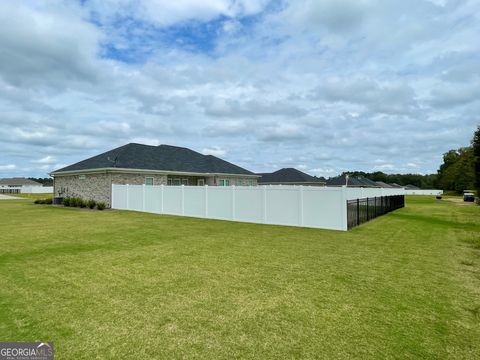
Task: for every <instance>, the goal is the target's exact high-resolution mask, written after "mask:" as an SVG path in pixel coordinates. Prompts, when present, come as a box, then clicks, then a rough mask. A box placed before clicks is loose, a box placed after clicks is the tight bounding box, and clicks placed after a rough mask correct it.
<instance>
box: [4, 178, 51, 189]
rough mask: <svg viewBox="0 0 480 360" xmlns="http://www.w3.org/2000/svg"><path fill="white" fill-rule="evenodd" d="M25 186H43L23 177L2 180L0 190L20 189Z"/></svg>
mask: <svg viewBox="0 0 480 360" xmlns="http://www.w3.org/2000/svg"><path fill="white" fill-rule="evenodd" d="M23 186H43V185H42V184H40V183H39V182H36V181H33V180H30V179H26V178H23V177H14V178H3V179H0V188H20V187H23Z"/></svg>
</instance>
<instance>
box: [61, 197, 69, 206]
mask: <svg viewBox="0 0 480 360" xmlns="http://www.w3.org/2000/svg"><path fill="white" fill-rule="evenodd" d="M70 200H71V199H70V198H64V199H63V200H62V204H63V206H67V207H68V206H70V205H71V204H70Z"/></svg>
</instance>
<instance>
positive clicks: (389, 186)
mask: <svg viewBox="0 0 480 360" xmlns="http://www.w3.org/2000/svg"><path fill="white" fill-rule="evenodd" d="M375 183H376V184H377V185H378V186H380V187H382V188H388V189H391V188H393V186H392V185H390V184H387V183H385V182H383V181H375Z"/></svg>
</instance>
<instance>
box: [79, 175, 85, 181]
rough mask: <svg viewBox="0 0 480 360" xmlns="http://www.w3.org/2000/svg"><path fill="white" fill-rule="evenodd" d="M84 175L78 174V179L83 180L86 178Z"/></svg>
mask: <svg viewBox="0 0 480 360" xmlns="http://www.w3.org/2000/svg"><path fill="white" fill-rule="evenodd" d="M86 177H87V176H86V175H78V179H79V180H85V179H86Z"/></svg>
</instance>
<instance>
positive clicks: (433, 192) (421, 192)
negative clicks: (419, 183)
mask: <svg viewBox="0 0 480 360" xmlns="http://www.w3.org/2000/svg"><path fill="white" fill-rule="evenodd" d="M405 195H435V196H436V195H443V190H408V189H407V190H405Z"/></svg>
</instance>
